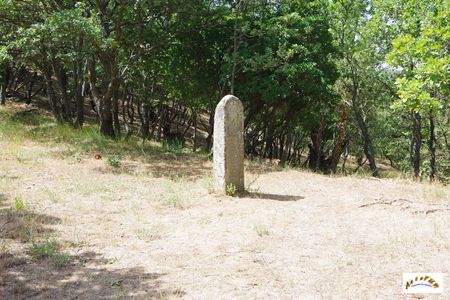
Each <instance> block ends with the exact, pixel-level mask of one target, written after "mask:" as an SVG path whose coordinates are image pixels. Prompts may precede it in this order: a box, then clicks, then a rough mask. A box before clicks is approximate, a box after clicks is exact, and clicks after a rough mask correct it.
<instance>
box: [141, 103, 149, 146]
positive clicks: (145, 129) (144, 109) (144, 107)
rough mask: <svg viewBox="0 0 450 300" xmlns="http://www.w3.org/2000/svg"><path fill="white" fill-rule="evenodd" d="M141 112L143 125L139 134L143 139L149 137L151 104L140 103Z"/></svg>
mask: <svg viewBox="0 0 450 300" xmlns="http://www.w3.org/2000/svg"><path fill="white" fill-rule="evenodd" d="M139 111H140V114H139V117H140V119H141V127H140V128H139V135H140V136H141V138H142V141H145V140H147V139H148V133H149V130H150V104H148V103H141V104H140V110H139Z"/></svg>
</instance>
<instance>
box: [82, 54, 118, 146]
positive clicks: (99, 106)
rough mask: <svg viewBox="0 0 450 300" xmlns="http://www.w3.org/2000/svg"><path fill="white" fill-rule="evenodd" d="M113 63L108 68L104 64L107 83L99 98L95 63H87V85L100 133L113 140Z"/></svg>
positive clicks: (114, 83) (115, 84) (114, 80)
mask: <svg viewBox="0 0 450 300" xmlns="http://www.w3.org/2000/svg"><path fill="white" fill-rule="evenodd" d="M112 64H113V62H111V63H110V65H109V66H108V65H107V64H106V63H104V66H105V68H108V69H107V70H106V73H109V74H108V75H109V83H108V87H107V90H106V93H105V94H104V95H103V96H100V92H99V90H98V88H97V76H96V72H95V61H94V60H90V62H89V83H90V88H91V94H92V97H93V98H94V103H95V106H96V110H97V115H98V118H99V123H100V132H101V133H102V134H103V135H105V136H108V137H111V138H115V136H116V135H115V132H114V126H113V115H112V96H113V92H114V90H115V89H116V88H117V84H118V82H117V78H116V77H115V76H116V75H117V74H116V73H115V70H113V68H114V66H112Z"/></svg>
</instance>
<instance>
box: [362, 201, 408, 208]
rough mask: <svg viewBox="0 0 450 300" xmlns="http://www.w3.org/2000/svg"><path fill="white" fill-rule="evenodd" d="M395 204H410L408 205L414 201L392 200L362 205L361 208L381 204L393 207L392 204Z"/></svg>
mask: <svg viewBox="0 0 450 300" xmlns="http://www.w3.org/2000/svg"><path fill="white" fill-rule="evenodd" d="M395 202H408V203H412V201H411V200H408V199H394V200H391V201H385V200H381V201H376V202H371V203H367V204H363V205H360V206H359V207H360V208H361V207H367V206H372V205H378V204H380V205H392V204H394V203H395Z"/></svg>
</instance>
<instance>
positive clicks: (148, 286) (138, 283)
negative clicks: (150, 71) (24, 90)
mask: <svg viewBox="0 0 450 300" xmlns="http://www.w3.org/2000/svg"><path fill="white" fill-rule="evenodd" d="M102 154H103V153H102ZM0 157H1V159H0V238H1V239H0V269H1V272H0V298H1V299H11V298H37V299H44V298H54V299H62V298H72V297H78V298H80V299H99V298H130V297H135V298H138V299H148V298H161V299H173V298H188V299H192V298H195V299H198V298H201V299H210V298H241V299H248V298H252V299H253V298H267V299H269V298H270V299H272V298H282V299H292V298H303V299H320V298H326V299H329V298H339V299H354V298H365V299H366V298H367V299H375V298H381V299H388V298H389V299H393V298H394V299H397V298H401V297H402V295H401V294H400V291H401V288H400V285H401V276H402V273H403V272H415V271H417V272H420V271H426V272H443V273H447V274H448V273H450V261H449V259H448V257H449V253H450V231H449V230H448V228H449V223H450V211H449V210H448V209H449V194H450V193H449V189H448V188H447V187H444V186H440V185H430V184H425V183H422V184H417V183H412V182H410V181H407V180H392V179H383V180H371V179H366V178H358V177H334V178H330V177H326V176H321V175H317V174H313V173H308V172H298V171H295V170H287V171H286V170H282V169H279V168H278V167H271V166H261V167H258V166H257V165H255V164H249V165H248V167H247V173H246V176H247V177H246V184H247V185H246V186H247V187H248V190H249V191H250V193H249V194H247V195H243V196H241V197H234V198H232V197H225V196H217V195H214V194H212V193H211V186H212V185H211V179H210V176H209V174H210V169H211V163H210V162H209V161H208V160H206V159H204V158H202V157H194V156H187V155H175V156H173V154H167V155H162V156H156V155H150V156H134V155H132V156H127V155H124V156H123V159H122V160H121V163H120V166H119V167H111V166H109V165H108V163H107V157H108V155H104V156H103V158H102V159H101V160H96V159H94V158H93V155H92V153H91V152H89V151H86V152H84V151H80V149H78V150H76V151H74V150H73V148H72V146H70V144H66V143H61V144H60V145H55V144H52V145H51V146H48V145H45V144H43V143H42V142H40V141H34V140H30V139H28V138H22V139H21V138H17V139H5V138H1V134H0ZM16 198H18V199H21V200H22V201H23V203H24V205H25V208H23V209H17V208H16V204H15V199H16ZM53 240H55V241H56V243H55V244H54V246H53V247H54V250H55V253H57V255H41V256H39V257H38V256H36V255H33V251H32V249H33V243H35V244H36V245H41V246H42V245H43V243H46V242H50V243H51V241H53ZM50 246H51V245H50ZM50 253H52V252H51V251H50ZM58 255H61V256H67V261H66V260H65V259H64V257H63V258H58ZM55 257H56V260H55ZM58 259H61V260H60V261H59V260H58ZM445 297H447V298H448V297H449V292H448V288H447V287H446V294H445V295H443V298H445Z"/></svg>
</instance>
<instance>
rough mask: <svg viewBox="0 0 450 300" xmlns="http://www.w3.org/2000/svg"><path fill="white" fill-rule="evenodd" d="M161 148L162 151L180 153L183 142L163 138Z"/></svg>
mask: <svg viewBox="0 0 450 300" xmlns="http://www.w3.org/2000/svg"><path fill="white" fill-rule="evenodd" d="M162 149H163V151H164V152H170V153H173V154H181V153H183V143H182V142H180V141H177V140H175V141H169V140H163V142H162Z"/></svg>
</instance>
